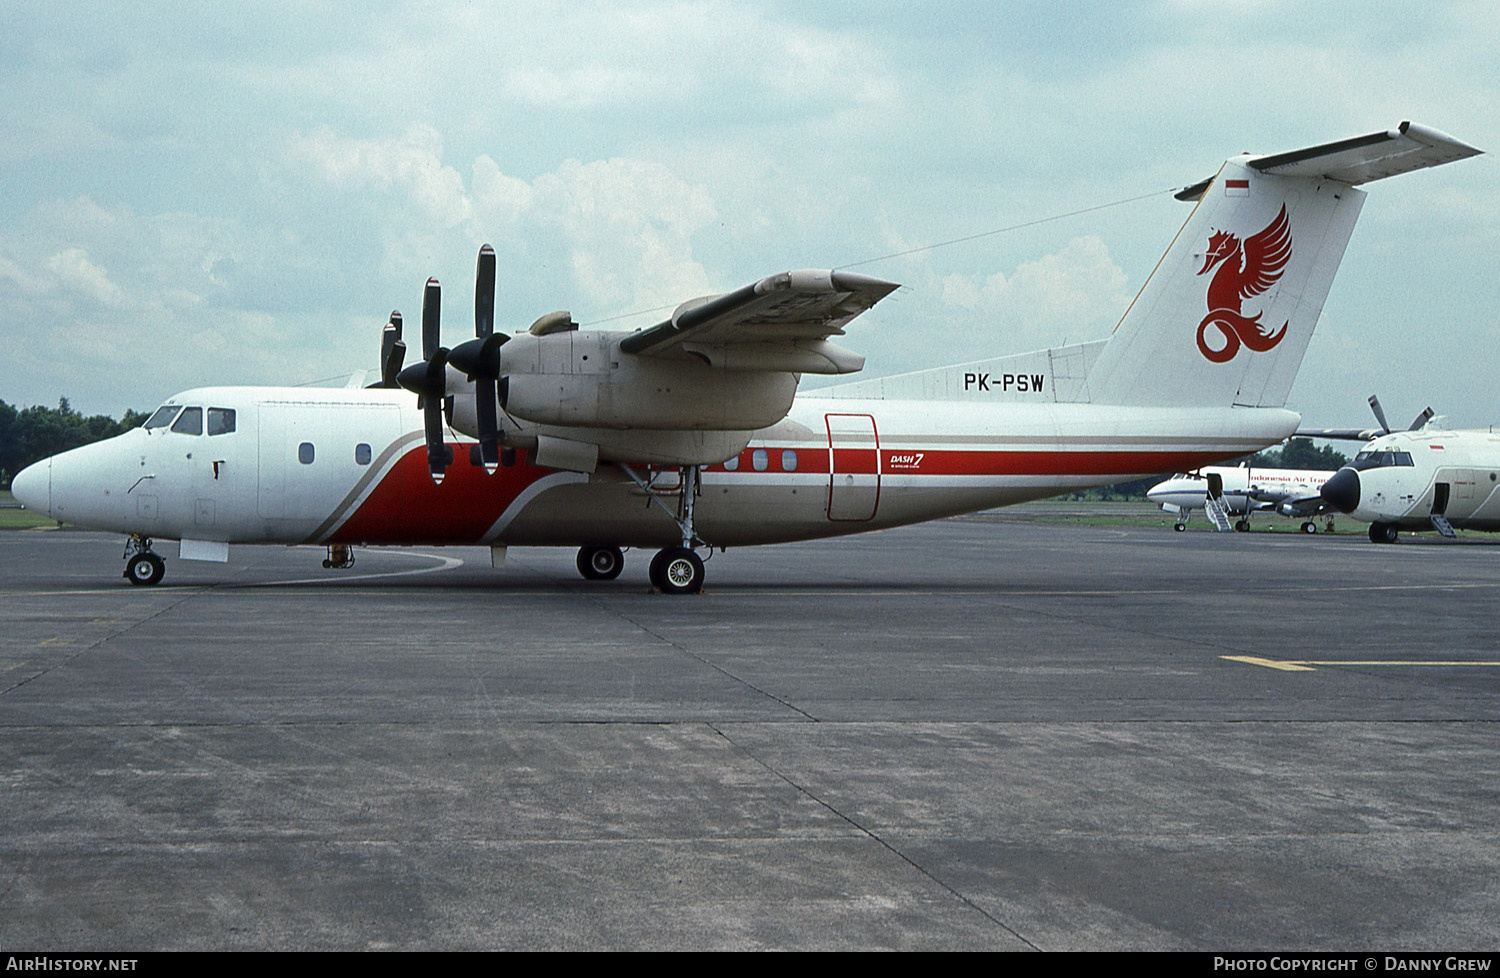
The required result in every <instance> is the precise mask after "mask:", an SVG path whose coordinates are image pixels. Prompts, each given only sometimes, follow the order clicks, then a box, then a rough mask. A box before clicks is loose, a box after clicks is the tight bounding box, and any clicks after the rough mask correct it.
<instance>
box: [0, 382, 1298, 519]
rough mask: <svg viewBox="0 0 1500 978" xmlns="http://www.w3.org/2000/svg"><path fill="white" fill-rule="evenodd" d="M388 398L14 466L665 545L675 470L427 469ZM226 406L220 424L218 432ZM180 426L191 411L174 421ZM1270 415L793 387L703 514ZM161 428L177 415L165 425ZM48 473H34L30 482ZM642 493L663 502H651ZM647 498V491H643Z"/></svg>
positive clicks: (912, 484)
mask: <svg viewBox="0 0 1500 978" xmlns="http://www.w3.org/2000/svg"><path fill="white" fill-rule="evenodd" d="M412 402H413V398H411V397H410V396H409V395H408V394H406V393H405V392H401V391H383V390H334V389H328V390H309V389H306V388H243V387H234V388H230V387H224V388H201V389H197V390H191V391H187V392H184V393H183V394H180V395H178V396H176V397H174V398H172V399H171V401H169V402H168V406H169V407H174V408H175V407H180V408H181V409H182V411H181V413H180V414H179V415H178V416H177V418H176V419H174V418H173V417H171V416H170V415H168V416H165V417H164V419H163V420H160V421H159V422H158V423H157V425H156V427H153V428H150V429H146V428H139V429H136V430H134V431H130V432H127V433H126V434H124V435H121V436H119V437H117V438H114V439H110V440H108V441H105V442H100V443H98V444H95V445H89V446H85V447H83V448H79V449H75V450H74V451H71V452H66V453H63V454H62V455H58V456H55V457H53V458H52V459H50V460H48V461H47V462H44V463H41V464H40V465H39V466H38V467H36V468H33V469H29V470H27V472H26V473H23V474H22V475H21V476H18V477H17V494H18V496H19V497H21V498H25V499H27V500H28V505H32V506H33V508H37V509H43V510H45V511H47V512H48V513H50V514H51V515H52V516H53V517H54V518H57V519H59V520H63V521H66V522H68V523H73V524H77V525H80V526H87V527H94V528H99V529H107V530H114V531H118V532H124V533H129V534H141V535H143V536H150V537H156V538H161V539H183V540H193V541H214V542H220V543H327V544H336V543H343V544H398V545H399V544H453V545H458V544H484V545H491V546H503V545H567V546H581V545H587V544H608V545H613V546H636V547H645V546H662V545H667V544H670V543H673V542H674V541H675V540H676V539H677V538H678V536H679V529H678V526H677V524H676V523H675V522H674V520H673V519H672V517H671V514H670V513H669V512H668V509H670V508H671V507H672V506H673V505H675V502H676V497H677V492H676V490H677V489H678V487H679V485H680V483H679V481H678V480H679V479H680V478H681V472H680V470H679V469H678V468H677V467H663V468H654V467H650V466H646V465H641V466H639V467H632V468H636V469H637V474H638V475H641V476H643V477H645V478H646V479H648V480H654V481H650V485H649V488H643V487H642V486H640V485H639V484H637V482H635V481H634V480H632V479H631V478H630V476H629V475H628V474H627V472H626V471H625V470H624V469H623V468H622V467H621V466H618V465H614V464H609V463H602V462H601V463H600V465H599V467H598V469H597V470H596V471H595V472H593V473H592V474H584V473H580V472H571V471H563V470H557V469H549V468H543V467H539V466H536V465H533V464H531V463H530V461H529V460H528V458H527V456H526V453H525V452H524V451H523V452H519V453H518V458H517V461H516V464H514V465H511V466H502V467H501V468H499V469H497V470H496V471H495V472H494V473H493V474H488V473H486V471H485V469H484V467H483V466H482V465H481V464H480V463H479V460H478V458H477V453H473V452H471V449H472V442H471V441H470V440H468V439H462V438H450V439H449V440H450V444H452V446H453V448H454V463H453V465H452V466H451V467H450V468H449V470H448V472H447V475H446V477H445V478H444V479H443V481H442V482H441V483H440V484H435V483H434V482H433V481H432V479H431V478H430V477H429V475H428V471H427V462H426V453H425V447H424V442H423V429H422V416H421V414H420V412H418V411H417V410H416V408H415V406H414V405H413V403H412ZM195 408H196V409H198V412H197V418H199V419H214V418H217V419H218V421H217V426H218V428H219V429H223V428H224V427H225V424H226V421H225V419H232V421H230V422H229V423H230V424H231V425H232V430H219V431H218V433H210V432H211V431H213V430H214V424H213V423H211V422H210V421H208V420H204V421H202V422H200V421H198V420H194V418H193V417H192V415H191V414H190V412H192V411H193V409H195ZM186 421H191V422H192V423H185V422H186ZM1297 421H1298V416H1297V415H1296V414H1294V413H1292V412H1290V411H1285V410H1280V409H1267V408H1260V409H1256V408H1133V407H1111V406H1097V405H1082V404H1035V405H1028V404H1014V403H1010V404H993V405H985V404H975V403H970V402H932V401H901V400H864V399H855V398H847V397H818V396H816V395H814V394H803V395H800V396H799V397H798V398H797V400H796V402H795V404H794V406H793V408H792V411H791V412H790V414H789V415H788V416H787V417H786V418H785V419H784V420H782V421H781V422H779V423H778V424H776V425H773V426H771V427H769V428H765V429H763V430H761V431H760V432H758V433H757V434H756V435H755V436H754V437H753V438H752V439H751V441H750V443H749V444H748V446H747V447H746V448H745V449H744V450H743V451H741V452H739V453H738V454H737V455H736V456H734V457H733V458H730V459H728V460H727V461H725V462H721V463H719V464H714V465H709V466H705V467H704V469H703V472H702V485H701V492H700V493H699V494H698V497H697V500H696V507H697V514H696V516H697V529H698V533H699V535H700V536H701V538H702V539H703V541H704V542H705V543H707V544H709V545H712V546H717V547H732V546H745V545H750V544H766V543H778V542H783V541H789V540H799V539H809V538H815V537H825V536H835V535H840V534H847V533H857V532H862V531H867V530H874V529H880V528H883V527H890V526H898V525H902V524H908V523H915V522H920V521H922V520H927V519H933V518H936V517H941V516H947V515H953V514H958V513H963V512H971V511H975V510H980V509H986V508H990V507H995V506H1002V505H1007V504H1011V503H1016V502H1022V501H1025V500H1028V499H1036V498H1043V497H1047V496H1052V495H1056V494H1058V493H1062V492H1067V491H1071V490H1075V489H1080V488H1085V487H1089V486H1096V485H1107V484H1109V483H1111V482H1117V481H1122V480H1125V479H1132V478H1140V477H1141V476H1144V475H1150V474H1153V473H1159V472H1163V471H1173V470H1183V469H1189V468H1194V467H1197V466H1201V465H1204V464H1208V463H1211V462H1214V461H1219V460H1223V459H1225V458H1231V457H1235V456H1238V455H1243V454H1244V453H1245V452H1247V451H1249V450H1252V449H1253V448H1256V447H1259V446H1262V445H1265V444H1268V443H1274V442H1276V441H1278V440H1280V439H1282V438H1284V437H1286V436H1287V435H1288V434H1290V433H1291V432H1292V431H1293V430H1294V429H1295V428H1296V425H1297ZM174 428H178V429H186V430H173V429H174ZM43 480H45V485H44V484H43ZM652 496H656V497H657V501H656V502H653V500H652V498H651V497H652ZM658 502H660V503H661V505H658Z"/></svg>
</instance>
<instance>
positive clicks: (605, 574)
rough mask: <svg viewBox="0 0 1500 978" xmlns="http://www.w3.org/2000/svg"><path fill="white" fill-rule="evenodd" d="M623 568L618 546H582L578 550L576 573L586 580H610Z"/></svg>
mask: <svg viewBox="0 0 1500 978" xmlns="http://www.w3.org/2000/svg"><path fill="white" fill-rule="evenodd" d="M624 569H625V554H624V553H622V552H621V550H620V548H619V547H583V548H581V549H580V550H579V551H578V573H580V574H582V575H583V577H584V580H588V581H612V580H614V579H615V578H617V577H619V576H620V571H622V570H624Z"/></svg>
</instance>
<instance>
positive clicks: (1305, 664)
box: [1219, 655, 1500, 672]
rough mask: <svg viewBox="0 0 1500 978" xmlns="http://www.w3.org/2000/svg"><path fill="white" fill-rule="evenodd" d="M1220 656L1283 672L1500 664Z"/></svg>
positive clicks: (1489, 664)
mask: <svg viewBox="0 0 1500 978" xmlns="http://www.w3.org/2000/svg"><path fill="white" fill-rule="evenodd" d="M1219 658H1221V659H1229V660H1230V661H1231V662H1244V663H1246V664H1248V665H1252V666H1264V667H1266V668H1267V669H1280V670H1282V671H1283V672H1315V671H1316V669H1315V668H1314V667H1316V666H1500V662H1485V661H1481V660H1475V659H1264V658H1261V657H1260V656H1258V655H1221V656H1219Z"/></svg>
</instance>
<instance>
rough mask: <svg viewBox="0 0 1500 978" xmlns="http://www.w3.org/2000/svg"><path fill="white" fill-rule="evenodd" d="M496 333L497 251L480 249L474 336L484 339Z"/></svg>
mask: <svg viewBox="0 0 1500 978" xmlns="http://www.w3.org/2000/svg"><path fill="white" fill-rule="evenodd" d="M494 331H495V249H494V248H491V247H490V246H489V245H485V246H484V247H482V248H480V249H479V267H478V268H477V269H476V270H475V272H474V335H475V336H477V337H479V338H480V339H483V338H484V337H486V336H489V335H490V334H491V333H493V332H494Z"/></svg>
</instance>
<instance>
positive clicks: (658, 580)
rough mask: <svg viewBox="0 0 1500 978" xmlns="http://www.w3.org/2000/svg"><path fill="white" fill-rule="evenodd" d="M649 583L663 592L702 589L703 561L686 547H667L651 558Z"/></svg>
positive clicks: (691, 591)
mask: <svg viewBox="0 0 1500 978" xmlns="http://www.w3.org/2000/svg"><path fill="white" fill-rule="evenodd" d="M651 583H652V584H653V585H654V586H655V587H656V589H657V590H658V591H661V592H662V593H664V594H697V593H698V592H699V591H701V590H703V561H702V560H700V559H699V558H698V555H697V554H695V553H693V552H692V551H691V550H689V549H687V548H686V547H668V548H667V549H665V550H663V551H661V552H660V553H658V554H657V555H656V556H655V557H652V558H651Z"/></svg>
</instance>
